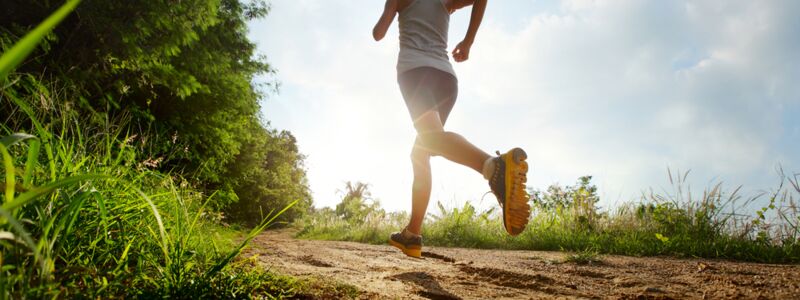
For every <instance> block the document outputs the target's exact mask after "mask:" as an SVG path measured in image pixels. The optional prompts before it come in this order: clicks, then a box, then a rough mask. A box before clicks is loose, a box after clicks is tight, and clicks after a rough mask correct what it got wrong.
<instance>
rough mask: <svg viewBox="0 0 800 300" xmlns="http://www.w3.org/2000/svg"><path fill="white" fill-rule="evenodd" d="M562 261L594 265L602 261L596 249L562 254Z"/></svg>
mask: <svg viewBox="0 0 800 300" xmlns="http://www.w3.org/2000/svg"><path fill="white" fill-rule="evenodd" d="M563 262H564V263H573V264H577V265H596V264H601V263H603V259H602V258H601V257H600V253H598V252H597V251H593V250H583V251H578V252H575V253H572V254H569V255H566V256H564V260H563Z"/></svg>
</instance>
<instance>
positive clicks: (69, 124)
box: [0, 78, 298, 298]
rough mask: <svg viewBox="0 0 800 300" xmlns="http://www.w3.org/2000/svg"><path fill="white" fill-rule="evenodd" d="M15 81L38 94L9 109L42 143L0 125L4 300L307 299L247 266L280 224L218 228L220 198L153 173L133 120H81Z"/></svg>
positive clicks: (46, 93) (286, 282)
mask: <svg viewBox="0 0 800 300" xmlns="http://www.w3.org/2000/svg"><path fill="white" fill-rule="evenodd" d="M15 81H16V84H17V85H18V87H20V88H24V89H25V90H28V91H36V92H34V93H31V96H30V98H20V97H18V96H17V94H16V92H15V91H16V89H4V90H2V91H0V92H2V98H0V101H11V102H13V104H14V105H15V106H16V107H17V108H18V110H16V111H13V112H10V114H12V115H17V116H16V118H15V119H22V118H21V117H20V116H19V114H22V115H25V116H26V117H27V118H28V120H29V122H28V123H27V124H29V125H30V126H31V127H32V132H34V133H35V135H30V134H22V133H14V132H16V131H18V130H20V129H21V128H12V127H10V126H17V125H19V124H9V123H6V124H2V125H0V137H3V138H2V139H0V141H2V143H0V153H1V154H2V162H3V164H2V166H3V167H2V170H3V171H2V172H3V175H2V178H4V179H3V180H2V182H0V187H2V190H3V194H2V195H3V196H2V206H0V298H26V297H27V298H44V297H47V298H50V297H65V298H69V297H78V296H80V297H90V298H108V297H144V298H150V297H172V298H196V297H202V298H250V297H265V296H274V297H284V296H292V295H294V294H296V292H297V287H296V286H297V285H298V283H297V282H296V281H295V280H294V279H290V278H288V277H285V276H280V275H276V274H273V273H270V272H266V271H264V270H262V269H261V268H257V267H255V266H253V265H252V264H251V265H244V264H242V263H241V262H238V261H237V260H236V257H237V255H238V254H239V253H240V252H241V250H242V249H243V248H244V247H245V246H246V244H247V243H248V242H249V241H250V239H252V238H253V237H254V236H255V235H257V234H258V233H259V232H261V230H263V229H265V228H266V226H268V225H269V224H270V222H271V221H272V219H267V220H265V221H264V222H263V223H262V224H261V225H260V226H258V227H256V228H255V229H253V230H252V231H250V232H248V233H243V232H240V231H235V230H232V229H227V228H225V227H222V226H220V225H218V223H216V221H217V218H216V217H215V214H214V213H213V212H210V211H208V210H206V208H205V203H207V202H208V201H209V199H211V198H212V197H213V196H214V195H203V194H201V193H199V192H197V191H195V190H194V189H193V188H192V186H191V185H190V184H188V182H187V181H186V180H184V179H182V178H180V177H176V176H170V175H168V174H162V173H159V172H157V171H154V170H152V169H150V168H149V167H148V166H147V165H146V164H145V163H144V161H145V160H144V159H143V158H140V157H138V155H137V153H139V150H140V149H139V148H138V147H139V146H138V145H137V142H138V143H141V141H137V140H136V139H135V137H134V136H133V135H131V134H130V133H129V132H127V130H126V129H124V128H127V126H125V124H126V123H125V122H126V121H127V120H126V119H124V118H122V119H116V120H111V119H108V117H107V115H105V118H103V117H101V118H99V119H98V116H81V115H78V114H77V113H75V112H74V111H72V110H70V108H69V105H65V104H58V103H63V102H60V101H57V100H56V99H55V98H54V97H53V95H54V93H52V91H53V88H52V87H47V86H42V85H41V84H40V83H39V82H38V81H36V80H33V79H30V78H17V79H16V80H15ZM55 94H56V95H57V96H58V93H55ZM34 100H35V101H34ZM10 117H11V116H9V118H10ZM279 214H280V212H276V213H273V214H272V216H273V217H274V216H277V215H279ZM234 241H239V242H234ZM245 266H247V267H245Z"/></svg>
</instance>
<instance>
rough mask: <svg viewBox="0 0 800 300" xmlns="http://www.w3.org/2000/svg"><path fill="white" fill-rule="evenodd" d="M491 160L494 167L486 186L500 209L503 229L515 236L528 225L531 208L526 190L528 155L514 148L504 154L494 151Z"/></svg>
mask: <svg viewBox="0 0 800 300" xmlns="http://www.w3.org/2000/svg"><path fill="white" fill-rule="evenodd" d="M497 155H498V157H495V158H494V161H495V168H494V173H493V174H492V177H491V178H490V179H489V187H491V189H492V193H494V195H495V196H496V197H497V201H498V202H500V206H501V207H502V208H503V226H504V227H505V228H506V231H508V233H509V234H511V235H512V236H514V235H518V234H520V233H522V231H523V230H525V226H526V225H528V218H529V217H530V214H531V206H530V204H528V200H529V198H530V196H529V195H528V192H527V191H526V190H525V182H527V181H528V178H527V174H528V163H527V162H525V160H526V159H527V158H528V155H527V154H526V153H525V151H524V150H522V149H520V148H514V149H511V150H510V151H508V152H506V153H505V154H500V152H499V151H498V152H497Z"/></svg>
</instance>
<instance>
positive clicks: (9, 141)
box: [0, 133, 36, 148]
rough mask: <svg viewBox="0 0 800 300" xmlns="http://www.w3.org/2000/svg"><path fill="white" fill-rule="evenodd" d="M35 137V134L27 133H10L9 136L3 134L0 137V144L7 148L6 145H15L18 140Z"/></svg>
mask: <svg viewBox="0 0 800 300" xmlns="http://www.w3.org/2000/svg"><path fill="white" fill-rule="evenodd" d="M35 138H36V137H35V136H32V135H30V134H27V133H15V134H12V135H9V136H5V137H3V138H2V139H0V144H2V145H3V146H5V147H6V148H8V147H11V146H13V145H16V144H18V143H20V142H22V141H24V140H27V139H35Z"/></svg>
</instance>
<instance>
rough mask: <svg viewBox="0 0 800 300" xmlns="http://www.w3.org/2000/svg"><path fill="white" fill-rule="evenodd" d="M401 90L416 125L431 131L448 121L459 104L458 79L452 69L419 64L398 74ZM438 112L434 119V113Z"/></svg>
mask: <svg viewBox="0 0 800 300" xmlns="http://www.w3.org/2000/svg"><path fill="white" fill-rule="evenodd" d="M397 82H398V84H399V85H400V92H401V93H402V94H403V100H404V101H405V103H406V107H407V108H408V112H409V115H410V116H411V119H412V121H413V122H414V126H415V127H417V128H418V130H419V129H420V127H422V128H424V129H426V130H427V131H429V130H431V129H435V128H431V127H436V125H437V123H438V124H444V123H445V122H446V120H447V117H448V116H449V115H450V111H451V110H452V109H453V105H455V101H456V96H457V95H458V82H457V80H456V78H455V76H453V75H452V74H450V73H447V72H444V71H442V70H439V69H435V68H431V67H421V68H416V69H413V70H410V71H407V72H405V73H402V74H400V75H399V76H398V78H397ZM432 113H433V114H436V115H437V116H436V117H437V118H436V120H434V118H433V116H431V114H432Z"/></svg>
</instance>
